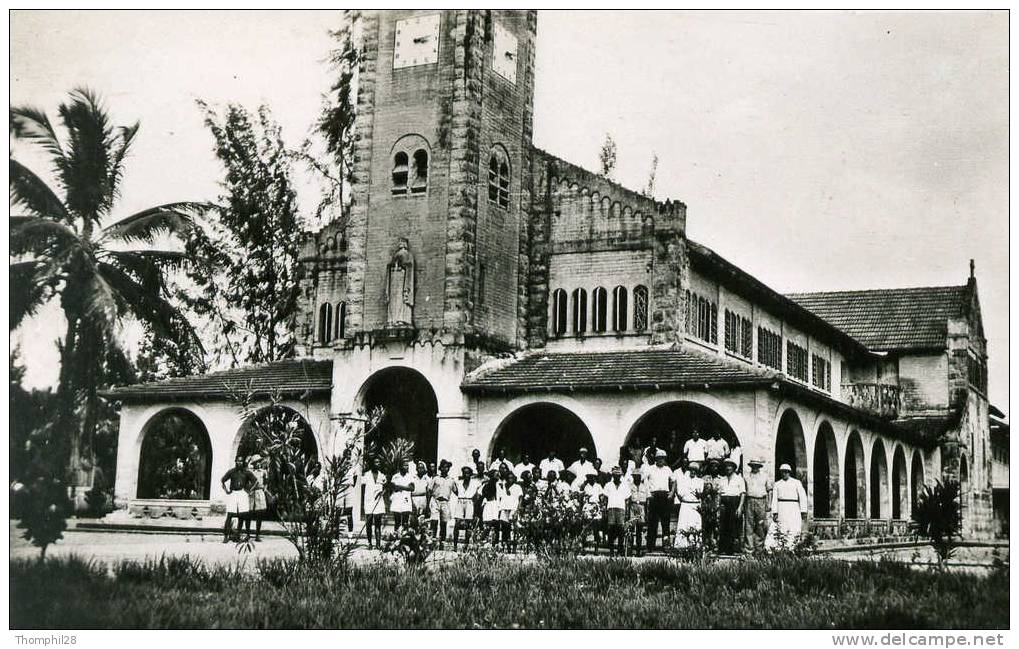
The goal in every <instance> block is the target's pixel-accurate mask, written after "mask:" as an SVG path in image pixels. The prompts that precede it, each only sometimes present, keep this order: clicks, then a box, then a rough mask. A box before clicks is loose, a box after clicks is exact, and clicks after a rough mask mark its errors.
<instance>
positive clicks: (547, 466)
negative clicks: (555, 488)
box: [538, 449, 566, 477]
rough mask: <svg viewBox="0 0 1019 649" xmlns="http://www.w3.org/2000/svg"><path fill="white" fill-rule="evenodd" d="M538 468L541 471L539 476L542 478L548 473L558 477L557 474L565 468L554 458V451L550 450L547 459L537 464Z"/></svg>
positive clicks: (560, 461) (561, 462)
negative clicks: (552, 472) (553, 473)
mask: <svg viewBox="0 0 1019 649" xmlns="http://www.w3.org/2000/svg"><path fill="white" fill-rule="evenodd" d="M538 468H540V469H541V475H543V476H547V475H548V472H549V471H555V474H556V476H557V477H558V475H559V472H560V471H562V470H563V469H565V468H566V467H565V466H563V461H562V460H560V459H559V458H557V457H556V456H555V449H552V450H550V451H549V452H548V457H546V458H545V459H544V460H542V461H541V463H540V464H538Z"/></svg>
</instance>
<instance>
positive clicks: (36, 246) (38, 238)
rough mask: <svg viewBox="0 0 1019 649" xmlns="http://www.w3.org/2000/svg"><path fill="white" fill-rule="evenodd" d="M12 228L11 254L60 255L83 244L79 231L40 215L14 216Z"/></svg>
mask: <svg viewBox="0 0 1019 649" xmlns="http://www.w3.org/2000/svg"><path fill="white" fill-rule="evenodd" d="M10 228H11V230H10V235H11V240H10V254H11V255H14V256H19V255H37V256H47V255H48V256H59V255H61V254H63V253H66V252H67V251H68V249H70V248H73V247H80V246H81V240H80V239H79V238H78V233H77V232H75V231H74V230H72V229H71V228H69V227H67V226H66V225H64V224H63V223H59V222H57V221H53V220H51V219H46V218H42V217H40V216H12V217H11V218H10Z"/></svg>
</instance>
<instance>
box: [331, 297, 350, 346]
mask: <svg viewBox="0 0 1019 649" xmlns="http://www.w3.org/2000/svg"><path fill="white" fill-rule="evenodd" d="M335 332H336V335H335V336H334V338H336V339H337V340H343V339H344V338H346V337H347V303H346V302H338V303H337V304H336V329H335Z"/></svg>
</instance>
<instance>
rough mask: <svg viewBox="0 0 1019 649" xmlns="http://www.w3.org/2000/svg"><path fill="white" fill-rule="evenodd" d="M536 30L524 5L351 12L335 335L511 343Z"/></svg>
mask: <svg viewBox="0 0 1019 649" xmlns="http://www.w3.org/2000/svg"><path fill="white" fill-rule="evenodd" d="M536 28H537V17H536V14H535V12H533V11H496V10H406V11H379V12H375V13H370V14H367V15H366V16H365V17H364V22H363V45H362V50H361V63H360V68H359V78H358V84H359V86H358V97H357V121H356V126H355V139H356V143H355V156H354V157H355V165H354V191H353V206H352V209H351V213H350V219H349V223H348V226H347V237H346V240H347V246H348V267H347V270H348V284H347V305H348V307H347V308H348V312H347V329H348V332H349V334H348V335H349V336H352V337H360V338H362V339H364V338H365V337H367V336H375V335H377V334H385V333H386V332H389V333H390V334H391V333H392V332H394V331H399V332H402V334H401V337H405V338H407V339H411V338H420V337H421V335H422V334H425V333H427V334H428V335H429V336H431V337H432V338H434V337H435V336H437V335H438V336H442V337H447V336H452V337H453V338H455V339H458V340H473V341H477V344H478V345H479V346H481V347H485V348H492V349H513V348H517V347H519V346H522V345H523V336H522V335H521V334H520V333H519V332H521V331H522V328H523V326H522V324H520V323H521V322H522V321H523V316H524V314H525V312H526V309H525V308H524V305H523V301H524V300H525V299H526V283H525V281H524V278H525V277H526V263H527V261H526V260H527V255H526V250H527V247H526V235H527V232H526V224H527V215H528V213H529V210H530V201H531V192H530V183H531V176H530V169H531V135H532V120H533V97H534V57H535V36H536ZM522 265H523V267H522Z"/></svg>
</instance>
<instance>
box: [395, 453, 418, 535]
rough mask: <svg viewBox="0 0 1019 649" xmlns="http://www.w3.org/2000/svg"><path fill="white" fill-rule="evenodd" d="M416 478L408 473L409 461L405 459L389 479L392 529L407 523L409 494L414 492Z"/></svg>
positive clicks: (396, 529)
mask: <svg viewBox="0 0 1019 649" xmlns="http://www.w3.org/2000/svg"><path fill="white" fill-rule="evenodd" d="M416 480H417V478H415V477H414V476H413V475H411V473H410V462H407V461H406V460H404V461H403V463H401V464H400V471H399V472H397V473H394V474H393V477H392V478H390V479H389V482H390V484H391V485H392V493H391V494H390V495H389V511H391V512H392V513H393V519H394V520H393V531H394V532H399V531H400V528H401V527H403V526H404V525H406V524H407V520H408V519H409V518H410V512H411V509H412V508H413V507H412V505H411V494H412V493H413V492H414V484H415V482H416Z"/></svg>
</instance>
